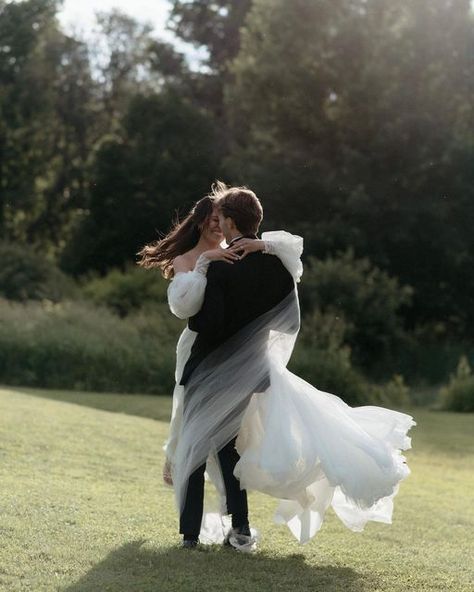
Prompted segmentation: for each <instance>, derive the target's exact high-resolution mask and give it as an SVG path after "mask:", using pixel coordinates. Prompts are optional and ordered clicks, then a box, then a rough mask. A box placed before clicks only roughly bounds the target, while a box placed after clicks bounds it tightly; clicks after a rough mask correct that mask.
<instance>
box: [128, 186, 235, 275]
mask: <svg viewBox="0 0 474 592" xmlns="http://www.w3.org/2000/svg"><path fill="white" fill-rule="evenodd" d="M228 189H229V187H228V186H227V185H226V184H225V183H223V182H222V181H217V182H216V183H213V184H212V185H211V192H210V193H209V194H208V195H206V196H205V197H203V198H202V199H200V200H198V201H197V202H196V203H195V204H194V206H193V207H192V208H191V210H190V211H189V213H188V214H187V215H186V217H185V218H184V219H183V220H181V221H180V220H179V217H178V216H176V218H175V220H174V222H173V227H172V228H171V230H170V231H169V232H168V234H167V235H165V236H164V237H163V238H161V239H157V240H155V241H153V242H151V243H149V244H147V245H145V246H144V247H143V248H142V249H140V251H138V253H137V255H139V256H140V259H139V260H138V261H137V265H139V266H140V267H144V268H145V269H150V268H152V267H159V268H160V269H161V272H162V274H163V276H164V277H165V278H166V279H171V278H172V277H173V275H174V271H173V260H174V259H175V258H176V257H178V255H182V254H183V253H187V252H188V251H189V250H191V249H192V248H193V247H195V246H196V245H197V243H198V241H199V238H200V236H201V232H202V229H203V228H204V227H205V225H206V224H207V223H208V221H209V218H210V216H211V214H212V210H213V207H214V202H215V201H216V200H217V199H219V198H220V197H222V196H223V195H224V193H225V192H226V191H227V190H228Z"/></svg>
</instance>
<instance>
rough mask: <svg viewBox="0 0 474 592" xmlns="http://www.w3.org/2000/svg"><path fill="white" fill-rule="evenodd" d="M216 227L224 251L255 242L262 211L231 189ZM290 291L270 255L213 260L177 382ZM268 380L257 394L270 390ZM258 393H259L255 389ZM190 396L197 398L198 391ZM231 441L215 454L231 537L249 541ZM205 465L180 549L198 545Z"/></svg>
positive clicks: (195, 482)
mask: <svg viewBox="0 0 474 592" xmlns="http://www.w3.org/2000/svg"><path fill="white" fill-rule="evenodd" d="M217 209H218V215H219V225H220V227H221V230H222V232H223V234H224V236H225V239H226V242H227V244H228V246H229V247H230V246H231V245H234V244H235V243H237V242H238V241H239V240H240V239H242V238H257V231H258V228H259V226H260V223H261V222H262V218H263V209H262V206H261V204H260V201H259V200H258V198H257V196H256V195H255V193H254V192H253V191H250V190H248V189H243V188H236V187H234V188H230V189H229V190H228V191H226V192H225V193H224V194H223V196H222V197H221V198H219V200H218V202H217ZM293 289H294V282H293V278H292V276H291V274H290V273H289V272H288V271H287V270H286V268H285V267H284V266H283V264H282V263H281V261H280V259H278V258H277V257H275V256H274V255H268V254H265V253H263V252H262V251H257V252H252V253H249V254H248V255H247V256H245V257H243V258H242V259H240V260H238V261H236V262H235V263H233V264H232V265H230V264H229V263H226V262H224V261H212V262H211V264H210V266H209V269H208V272H207V286H206V292H205V296H204V302H203V305H202V307H201V310H200V311H199V312H198V313H197V314H196V315H195V316H193V317H191V318H190V319H189V328H190V329H192V330H193V331H196V332H197V333H198V335H197V336H196V339H195V341H194V344H193V346H192V349H191V353H190V356H189V358H188V360H187V362H186V364H185V367H184V370H183V374H182V377H181V381H180V383H181V384H182V385H184V386H185V399H186V384H187V383H188V381H189V379H190V377H191V375H192V374H193V372H194V371H195V370H196V368H197V367H198V366H199V364H200V363H201V362H202V361H203V360H204V359H205V358H206V357H207V356H208V355H209V354H210V353H211V352H213V351H214V350H215V349H216V348H217V347H218V346H220V345H221V344H223V343H224V342H225V341H226V340H227V339H229V338H230V337H231V336H232V335H234V334H235V333H237V332H238V331H239V330H240V329H242V328H243V327H245V326H246V325H248V324H249V323H250V322H251V321H253V320H254V319H256V318H258V317H259V316H260V315H262V314H263V313H265V312H267V311H269V310H270V309H272V308H273V307H275V306H276V305H277V304H278V303H279V302H281V301H282V300H283V299H284V298H285V297H286V296H287V295H288V294H289V293H290V292H291V291H292V290H293ZM242 372H245V368H243V369H242ZM268 380H269V379H268V378H267V379H266V381H264V382H265V384H262V385H261V390H262V391H263V390H265V388H267V387H268V384H269V383H268ZM259 390H260V389H259ZM193 396H199V392H198V391H197V392H196V393H194V395H193ZM235 440H236V437H234V438H233V439H232V440H231V441H230V442H228V443H227V444H226V445H225V446H224V447H223V448H222V449H221V450H220V451H219V452H218V457H219V463H220V466H221V470H222V476H223V479H224V485H225V489H226V503H227V511H228V513H229V514H231V515H232V528H233V533H234V534H237V535H238V534H241V535H246V536H250V528H249V521H248V505H247V492H246V490H245V489H240V483H239V480H238V479H237V478H236V477H235V476H234V474H233V471H234V467H235V465H236V464H237V462H238V460H239V458H240V457H239V454H238V453H237V450H236V449H235ZM205 468H206V465H205V464H203V465H201V466H200V467H198V468H197V469H196V470H195V471H194V473H192V474H191V476H190V478H189V481H188V487H187V494H186V500H185V505H184V509H183V511H182V513H181V515H180V533H181V534H182V535H183V547H186V548H190V547H194V546H196V545H197V543H198V541H199V531H200V527H201V520H202V514H203V501H204V471H205Z"/></svg>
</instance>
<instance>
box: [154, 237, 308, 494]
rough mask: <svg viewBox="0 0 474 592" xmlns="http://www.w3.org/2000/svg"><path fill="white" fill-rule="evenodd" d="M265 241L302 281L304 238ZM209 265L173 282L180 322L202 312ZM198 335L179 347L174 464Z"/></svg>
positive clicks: (170, 445)
mask: <svg viewBox="0 0 474 592" xmlns="http://www.w3.org/2000/svg"><path fill="white" fill-rule="evenodd" d="M261 239H262V240H263V241H264V242H265V252H266V253H268V254H271V255H275V256H276V257H278V258H279V259H280V260H281V261H282V263H283V265H285V267H286V269H287V270H288V271H289V272H290V273H291V275H292V276H293V279H294V280H295V281H296V282H299V281H300V278H301V274H302V273H303V264H302V262H301V255H302V252H303V238H302V237H301V236H298V235H295V234H291V233H289V232H286V231H285V230H272V231H269V232H263V233H262V235H261ZM220 246H221V247H222V248H225V247H226V242H225V241H222V243H221V245H220ZM209 263H210V261H209V259H207V258H206V257H204V256H203V255H200V256H199V258H198V260H197V262H196V265H195V267H194V269H192V270H190V271H181V272H178V273H176V274H175V276H174V278H173V279H172V280H171V282H170V283H169V285H168V290H167V296H168V306H169V308H170V310H171V312H172V313H173V314H174V315H175V316H177V317H178V318H179V319H188V318H189V317H192V316H193V315H195V314H196V313H197V312H198V311H199V310H200V308H201V306H202V303H203V301H204V294H205V290H206V285H207V278H206V272H207V268H208V266H209ZM196 335H197V333H196V332H195V331H191V330H190V329H189V328H188V327H185V329H184V330H183V332H182V333H181V335H180V337H179V339H178V343H177V345H176V369H175V380H176V384H175V387H174V390H173V406H172V413H171V421H170V428H169V435H168V438H167V440H166V442H165V443H164V445H163V450H164V451H165V453H166V456H167V458H168V460H169V462H170V463H171V464H172V465H173V464H174V454H175V450H176V445H177V442H178V437H179V432H180V430H181V423H182V411H183V397H184V388H183V387H182V386H181V385H180V384H179V379H180V377H181V374H182V372H183V368H184V365H185V363H186V360H187V359H188V357H189V354H190V351H191V347H192V345H193V342H194V340H195V339H196ZM208 465H209V466H208V469H207V471H206V475H205V476H206V478H207V479H209V478H211V477H210V475H211V474H212V476H213V477H212V479H213V481H214V483H215V485H216V487H219V486H220V485H221V484H220V483H219V481H218V480H219V472H218V469H217V467H214V466H213V460H212V459H211V460H210V461H209V463H208Z"/></svg>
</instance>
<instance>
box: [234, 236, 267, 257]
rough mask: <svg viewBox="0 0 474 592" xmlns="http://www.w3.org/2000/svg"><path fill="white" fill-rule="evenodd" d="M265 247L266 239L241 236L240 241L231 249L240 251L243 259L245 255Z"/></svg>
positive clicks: (236, 251)
mask: <svg viewBox="0 0 474 592" xmlns="http://www.w3.org/2000/svg"><path fill="white" fill-rule="evenodd" d="M264 248H265V241H263V240H260V239H259V238H241V239H240V240H239V241H237V242H236V243H235V245H232V246H231V247H230V248H229V251H232V252H235V253H239V255H240V258H241V259H243V258H244V257H245V255H248V254H249V253H254V252H255V251H263V250H264Z"/></svg>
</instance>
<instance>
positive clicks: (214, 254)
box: [202, 247, 240, 263]
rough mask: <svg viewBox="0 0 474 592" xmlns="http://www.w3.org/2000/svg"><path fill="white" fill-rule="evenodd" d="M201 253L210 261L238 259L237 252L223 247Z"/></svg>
mask: <svg viewBox="0 0 474 592" xmlns="http://www.w3.org/2000/svg"><path fill="white" fill-rule="evenodd" d="M202 254H203V255H205V256H206V257H207V258H208V259H210V260H211V261H226V262H227V263H233V262H234V261H238V260H239V259H240V257H239V256H238V255H237V253H235V252H234V251H233V250H232V249H223V248H222V247H217V249H210V250H209V251H204V253H202Z"/></svg>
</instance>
